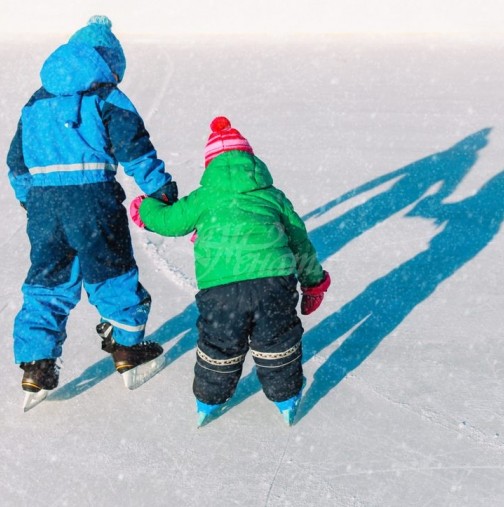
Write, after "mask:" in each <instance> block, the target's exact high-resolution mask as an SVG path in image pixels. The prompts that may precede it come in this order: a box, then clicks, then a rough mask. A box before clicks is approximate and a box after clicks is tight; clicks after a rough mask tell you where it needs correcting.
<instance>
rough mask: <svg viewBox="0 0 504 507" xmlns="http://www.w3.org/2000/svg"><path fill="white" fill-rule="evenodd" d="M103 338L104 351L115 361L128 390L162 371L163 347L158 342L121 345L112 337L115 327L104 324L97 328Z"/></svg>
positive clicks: (163, 360) (163, 362)
mask: <svg viewBox="0 0 504 507" xmlns="http://www.w3.org/2000/svg"><path fill="white" fill-rule="evenodd" d="M96 330H97V332H98V334H99V335H100V336H101V338H102V340H103V341H102V349H103V350H105V351H106V352H109V353H110V354H111V355H112V358H113V359H114V364H115V368H116V370H117V371H118V372H119V373H120V374H121V377H122V379H123V381H124V385H125V386H126V387H127V388H128V389H136V388H137V387H140V386H141V385H142V384H144V383H145V382H147V380H149V379H150V378H152V377H153V376H154V375H155V374H156V373H158V372H159V371H161V370H162V369H163V367H164V364H165V358H164V356H163V355H162V354H163V347H161V345H159V343H156V342H140V343H138V344H136V345H132V346H131V347H127V346H125V345H120V344H119V343H117V342H115V341H114V339H113V337H112V331H113V326H112V325H111V324H110V323H109V322H102V323H101V324H98V326H97V327H96Z"/></svg>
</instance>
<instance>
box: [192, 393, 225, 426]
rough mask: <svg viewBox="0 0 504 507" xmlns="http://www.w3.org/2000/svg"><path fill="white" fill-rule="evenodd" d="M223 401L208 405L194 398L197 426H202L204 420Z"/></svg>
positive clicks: (220, 405) (221, 404)
mask: <svg viewBox="0 0 504 507" xmlns="http://www.w3.org/2000/svg"><path fill="white" fill-rule="evenodd" d="M223 405H224V403H219V404H217V405H209V404H208V403H203V402H202V401H200V400H198V398H196V412H197V414H198V428H199V427H200V426H203V424H204V423H205V421H206V420H207V419H208V418H209V417H210V415H211V414H213V413H215V412H216V411H217V410H219V409H220V408H221V407H222V406H223Z"/></svg>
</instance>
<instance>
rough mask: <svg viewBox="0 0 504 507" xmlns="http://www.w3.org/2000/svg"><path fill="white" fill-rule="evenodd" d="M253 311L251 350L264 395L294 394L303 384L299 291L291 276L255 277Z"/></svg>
mask: <svg viewBox="0 0 504 507" xmlns="http://www.w3.org/2000/svg"><path fill="white" fill-rule="evenodd" d="M253 282H254V300H255V301H256V310H255V314H254V326H253V330H252V334H251V337H250V349H251V352H252V357H253V358H254V361H255V363H256V367H257V376H258V378H259V381H260V382H261V385H262V388H263V391H264V394H265V395H266V397H267V398H268V399H270V400H271V401H284V400H287V399H289V398H291V397H292V396H295V395H296V394H297V393H299V391H300V390H301V388H302V385H303V368H302V363H301V361H302V347H301V338H302V336H303V327H302V325H301V321H300V319H299V317H298V315H297V311H296V306H297V303H298V300H299V294H298V292H297V289H296V285H297V281H296V278H295V277H294V276H288V277H284V276H282V277H271V278H262V279H259V280H254V281H253Z"/></svg>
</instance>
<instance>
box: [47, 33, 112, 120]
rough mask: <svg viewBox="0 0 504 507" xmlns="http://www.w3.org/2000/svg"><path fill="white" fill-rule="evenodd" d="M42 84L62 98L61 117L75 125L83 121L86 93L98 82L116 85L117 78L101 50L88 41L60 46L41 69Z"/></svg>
mask: <svg viewBox="0 0 504 507" xmlns="http://www.w3.org/2000/svg"><path fill="white" fill-rule="evenodd" d="M40 79H41V80H42V86H43V87H44V88H45V90H47V91H48V92H49V93H51V94H53V95H56V96H58V97H60V99H59V101H58V111H57V112H58V117H59V118H60V120H61V122H62V123H63V124H64V125H65V126H67V127H69V128H75V127H78V126H79V124H80V108H81V101H82V93H83V92H86V91H87V90H89V89H90V88H91V87H92V86H93V85H94V84H95V83H112V84H116V78H115V77H114V74H113V73H112V71H111V70H110V68H109V66H108V65H107V63H106V62H105V60H104V59H103V58H102V57H101V56H100V53H98V51H96V50H95V49H94V48H92V47H89V46H86V45H84V44H77V43H69V44H64V45H63V46H60V47H59V48H58V49H56V51H54V52H53V53H52V54H51V55H50V56H49V58H47V60H46V61H45V62H44V65H43V66H42V70H41V71H40Z"/></svg>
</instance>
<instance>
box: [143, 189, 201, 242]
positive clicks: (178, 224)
mask: <svg viewBox="0 0 504 507" xmlns="http://www.w3.org/2000/svg"><path fill="white" fill-rule="evenodd" d="M197 202H198V199H197V191H195V192H192V193H191V194H189V195H188V196H186V197H183V198H182V199H180V200H179V201H177V202H176V203H174V204H172V205H166V204H165V203H163V202H161V201H159V200H157V199H153V198H149V197H147V198H146V199H144V200H143V201H142V204H141V205H140V218H141V220H142V222H143V223H144V224H145V227H146V228H147V229H149V230H150V231H152V232H157V233H158V234H161V235H162V236H185V235H186V234H189V233H190V232H192V231H194V230H195V229H196V222H197V219H198V216H199V211H198V205H197Z"/></svg>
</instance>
